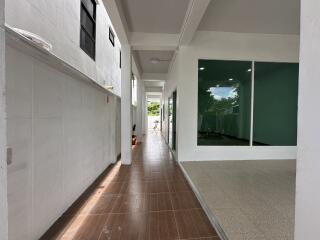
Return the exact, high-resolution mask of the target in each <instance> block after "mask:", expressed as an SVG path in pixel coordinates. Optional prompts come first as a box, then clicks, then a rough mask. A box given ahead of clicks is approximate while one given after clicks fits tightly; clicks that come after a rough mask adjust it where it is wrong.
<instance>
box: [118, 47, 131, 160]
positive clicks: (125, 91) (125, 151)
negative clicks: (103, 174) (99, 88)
mask: <svg viewBox="0 0 320 240" xmlns="http://www.w3.org/2000/svg"><path fill="white" fill-rule="evenodd" d="M121 56H122V67H121V162H122V163H123V164H126V165H129V164H131V162H132V151H131V147H132V86H131V47H130V46H129V45H122V46H121Z"/></svg>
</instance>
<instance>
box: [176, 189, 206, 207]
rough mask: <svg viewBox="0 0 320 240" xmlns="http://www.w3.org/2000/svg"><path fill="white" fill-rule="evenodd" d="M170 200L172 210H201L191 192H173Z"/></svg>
mask: <svg viewBox="0 0 320 240" xmlns="http://www.w3.org/2000/svg"><path fill="white" fill-rule="evenodd" d="M171 199H172V205H173V209H174V210H182V209H192V208H201V206H200V204H199V202H198V199H197V198H196V196H195V195H194V193H193V192H174V193H171Z"/></svg>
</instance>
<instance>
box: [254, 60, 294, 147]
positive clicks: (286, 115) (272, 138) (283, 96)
mask: <svg viewBox="0 0 320 240" xmlns="http://www.w3.org/2000/svg"><path fill="white" fill-rule="evenodd" d="M298 76H299V64H297V63H266V62H257V63H255V82H254V86H255V87H254V115H253V118H254V120H253V126H254V127H253V141H254V142H256V144H259V143H262V144H267V145H274V146H294V145H296V144H297V105H298Z"/></svg>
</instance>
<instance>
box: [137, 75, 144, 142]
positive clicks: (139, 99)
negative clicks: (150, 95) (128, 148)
mask: <svg viewBox="0 0 320 240" xmlns="http://www.w3.org/2000/svg"><path fill="white" fill-rule="evenodd" d="M142 85H143V80H142V79H141V78H140V77H139V78H138V79H137V129H136V135H137V138H138V142H142Z"/></svg>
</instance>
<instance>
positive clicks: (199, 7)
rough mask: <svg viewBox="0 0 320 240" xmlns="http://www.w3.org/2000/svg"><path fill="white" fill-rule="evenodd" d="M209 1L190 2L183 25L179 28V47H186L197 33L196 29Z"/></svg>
mask: <svg viewBox="0 0 320 240" xmlns="http://www.w3.org/2000/svg"><path fill="white" fill-rule="evenodd" d="M210 2H211V0H201V1H199V0H191V1H190V3H189V6H188V10H187V13H186V16H185V18H184V22H183V25H182V27H181V32H180V38H179V46H181V45H188V44H189V43H190V42H191V41H192V39H193V36H194V34H195V32H196V31H197V28H198V26H199V24H200V22H201V20H202V18H203V15H204V14H205V12H206V9H207V8H208V5H209V3H210Z"/></svg>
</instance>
